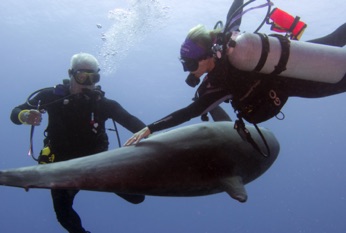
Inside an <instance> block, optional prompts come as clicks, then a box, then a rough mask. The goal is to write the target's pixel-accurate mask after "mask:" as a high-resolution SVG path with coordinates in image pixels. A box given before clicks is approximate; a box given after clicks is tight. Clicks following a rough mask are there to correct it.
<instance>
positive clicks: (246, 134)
mask: <svg viewBox="0 0 346 233" xmlns="http://www.w3.org/2000/svg"><path fill="white" fill-rule="evenodd" d="M253 125H254V126H255V128H256V130H257V132H258V134H259V135H260V136H261V138H262V140H263V143H264V145H265V147H266V149H267V152H268V153H267V154H266V153H264V152H263V151H262V150H261V148H260V147H259V146H258V145H257V143H256V142H255V140H253V138H252V137H251V134H250V131H249V130H248V129H247V128H246V127H245V123H244V121H243V119H242V118H241V116H239V115H238V120H236V121H235V123H234V129H236V130H237V132H238V134H239V135H240V137H241V138H242V139H243V140H244V141H247V142H249V143H250V144H251V145H252V146H253V147H254V148H255V150H257V151H258V152H259V153H260V154H261V155H263V156H264V157H266V158H267V157H269V156H270V149H269V146H268V143H267V140H266V139H265V137H264V136H263V134H262V132H261V130H260V129H259V128H258V126H257V125H256V124H253Z"/></svg>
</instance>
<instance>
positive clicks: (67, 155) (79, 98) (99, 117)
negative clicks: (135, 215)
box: [11, 53, 145, 233]
mask: <svg viewBox="0 0 346 233" xmlns="http://www.w3.org/2000/svg"><path fill="white" fill-rule="evenodd" d="M68 73H69V76H70V80H68V81H69V84H65V85H62V84H60V85H57V86H56V87H54V88H45V89H42V90H39V91H38V92H37V93H36V95H35V96H34V97H32V96H33V95H32V96H30V97H32V98H31V99H30V97H29V98H28V101H27V102H26V103H24V104H22V105H19V106H17V107H15V108H14V109H13V110H12V113H11V120H12V122H13V123H15V124H18V125H19V124H27V125H31V126H32V127H33V126H37V125H39V124H40V122H41V119H42V117H41V114H42V112H43V111H46V112H47V113H48V117H49V119H48V126H47V128H46V130H45V136H46V137H45V139H44V146H45V147H44V149H43V150H42V151H41V154H40V156H39V158H38V159H37V160H38V162H39V163H40V164H45V163H51V162H59V161H65V160H69V159H74V158H78V157H83V156H88V155H91V154H95V153H99V152H103V151H106V150H108V144H109V143H108V137H107V133H106V129H105V122H106V120H107V119H112V120H113V121H116V122H118V123H119V124H121V125H122V126H123V127H125V128H126V129H128V130H129V131H131V132H136V131H138V130H140V129H141V128H143V127H144V126H145V124H144V123H143V122H142V121H140V120H139V119H138V118H136V117H135V116H133V115H131V114H130V113H128V112H127V111H126V110H125V109H124V108H123V107H122V106H121V105H120V104H119V103H118V102H116V101H114V100H110V99H107V98H106V97H104V93H103V92H102V91H101V90H100V88H99V87H96V86H95V84H96V83H97V82H98V81H99V80H100V74H99V64H98V61H97V60H96V58H95V57H94V56H92V55H90V54H87V53H78V54H75V55H73V56H72V58H71V69H69V71H68ZM42 166H44V165H42ZM78 192H79V190H60V189H52V190H51V195H52V199H53V205H54V210H55V212H56V216H57V219H58V221H59V222H60V224H61V225H62V226H63V227H64V228H65V229H66V230H67V231H68V232H70V233H85V232H88V231H85V229H84V228H83V226H82V223H81V219H80V217H79V216H78V214H77V213H76V212H75V210H74V209H73V200H74V197H75V195H76V194H77V193H78ZM118 195H119V196H120V197H122V198H124V199H125V200H127V201H129V202H131V203H133V204H138V203H141V202H142V201H144V198H145V197H144V196H143V195H127V194H118Z"/></svg>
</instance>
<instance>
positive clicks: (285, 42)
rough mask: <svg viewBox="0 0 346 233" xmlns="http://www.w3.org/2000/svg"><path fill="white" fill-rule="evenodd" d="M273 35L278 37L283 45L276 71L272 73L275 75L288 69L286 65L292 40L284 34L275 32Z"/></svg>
mask: <svg viewBox="0 0 346 233" xmlns="http://www.w3.org/2000/svg"><path fill="white" fill-rule="evenodd" d="M271 36H273V37H276V38H278V40H279V42H280V45H281V56H280V60H279V63H278V64H277V65H276V66H275V69H274V71H273V72H272V73H271V74H273V75H278V74H280V73H281V72H283V71H285V70H286V69H287V67H286V65H287V62H288V59H289V57H290V47H291V42H290V40H289V39H288V38H287V37H285V36H282V35H276V34H275V35H271Z"/></svg>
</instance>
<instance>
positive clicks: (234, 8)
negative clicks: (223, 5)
mask: <svg viewBox="0 0 346 233" xmlns="http://www.w3.org/2000/svg"><path fill="white" fill-rule="evenodd" d="M243 3H244V1H243V0H234V1H233V3H232V5H231V7H230V8H229V10H228V13H227V21H226V24H227V23H228V22H229V21H231V20H232V18H233V17H234V16H236V15H238V14H240V13H241V12H243V9H241V8H240V7H241V6H242V5H243ZM240 24H241V17H240V18H239V19H237V20H236V21H235V22H234V23H233V25H236V26H235V28H232V31H234V30H238V29H239V27H240ZM233 25H232V26H233ZM226 26H228V25H226ZM233 27H234V26H233Z"/></svg>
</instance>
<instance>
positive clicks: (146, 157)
mask: <svg viewBox="0 0 346 233" xmlns="http://www.w3.org/2000/svg"><path fill="white" fill-rule="evenodd" d="M247 129H248V130H249V132H250V133H251V135H252V138H253V139H254V141H255V142H256V143H257V144H258V146H259V147H260V149H261V150H266V147H265V146H264V141H263V140H262V139H261V137H260V136H259V134H258V132H257V131H256V129H255V128H254V127H253V126H247ZM260 130H261V132H262V134H263V136H264V137H265V141H266V142H267V144H268V147H269V149H270V152H271V153H270V156H268V157H265V156H263V154H261V153H260V151H259V150H256V149H255V148H254V147H253V145H251V144H250V143H248V142H247V141H244V140H243V139H242V137H240V135H239V134H238V132H237V130H236V129H234V123H233V122H227V121H222V122H205V123H199V124H194V125H190V126H185V127H181V128H177V129H173V130H170V131H167V132H164V133H158V134H154V135H152V136H151V137H149V138H147V139H145V140H142V141H141V142H139V143H138V144H136V145H132V146H128V147H122V148H118V149H114V150H110V151H107V152H102V153H98V154H94V155H90V156H87V157H82V158H77V159H72V160H68V161H63V162H56V163H51V164H45V165H36V166H29V167H22V168H16V169H8V170H3V171H0V185H5V186H13V187H22V188H24V189H25V190H29V189H30V188H46V189H79V190H90V191H100V192H115V193H125V194H143V195H152V196H174V197H191V196H202V195H211V194H215V193H220V192H227V193H228V194H229V195H230V196H231V197H232V198H234V199H236V200H238V201H240V202H245V201H246V200H247V193H246V190H245V187H244V185H245V184H247V183H249V182H251V181H253V180H255V179H256V178H258V177H259V176H261V175H262V174H263V173H264V172H265V171H266V170H267V169H268V168H269V167H270V166H271V165H272V164H273V162H274V161H275V159H276V158H277V156H278V153H279V147H280V146H279V143H278V141H277V140H276V138H275V136H274V134H273V133H272V132H271V131H269V130H268V129H265V128H260Z"/></svg>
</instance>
